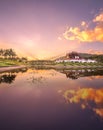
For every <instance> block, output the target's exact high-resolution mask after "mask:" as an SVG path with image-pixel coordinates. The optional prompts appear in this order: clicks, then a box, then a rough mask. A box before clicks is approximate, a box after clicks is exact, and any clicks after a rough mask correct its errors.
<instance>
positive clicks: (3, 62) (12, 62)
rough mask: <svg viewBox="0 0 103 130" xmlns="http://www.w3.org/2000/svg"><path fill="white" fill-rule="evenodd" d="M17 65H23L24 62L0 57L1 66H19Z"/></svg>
mask: <svg viewBox="0 0 103 130" xmlns="http://www.w3.org/2000/svg"><path fill="white" fill-rule="evenodd" d="M17 65H23V63H22V62H18V61H15V60H7V59H0V67H6V66H17Z"/></svg>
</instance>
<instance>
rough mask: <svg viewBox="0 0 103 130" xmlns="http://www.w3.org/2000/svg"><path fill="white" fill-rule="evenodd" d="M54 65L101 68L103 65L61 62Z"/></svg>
mask: <svg viewBox="0 0 103 130" xmlns="http://www.w3.org/2000/svg"><path fill="white" fill-rule="evenodd" d="M56 65H64V66H91V67H92V66H103V63H86V62H85V63H79V62H75V63H74V62H65V63H63V62H61V63H56Z"/></svg>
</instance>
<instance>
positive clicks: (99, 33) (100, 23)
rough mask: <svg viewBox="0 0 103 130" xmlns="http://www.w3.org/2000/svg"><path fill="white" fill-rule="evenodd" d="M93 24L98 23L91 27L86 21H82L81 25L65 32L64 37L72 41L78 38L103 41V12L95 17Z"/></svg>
mask: <svg viewBox="0 0 103 130" xmlns="http://www.w3.org/2000/svg"><path fill="white" fill-rule="evenodd" d="M92 24H96V25H95V27H94V28H92V29H91V28H89V25H88V24H87V23H86V22H85V21H82V22H81V26H80V27H70V28H68V29H67V30H66V31H65V32H64V33H63V37H64V38H65V39H67V40H71V41H73V40H78V41H79V42H95V41H98V42H103V12H102V13H100V14H99V15H98V16H96V17H95V18H94V19H93V21H92ZM83 27H84V28H83Z"/></svg>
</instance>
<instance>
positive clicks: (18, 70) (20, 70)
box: [9, 67, 28, 73]
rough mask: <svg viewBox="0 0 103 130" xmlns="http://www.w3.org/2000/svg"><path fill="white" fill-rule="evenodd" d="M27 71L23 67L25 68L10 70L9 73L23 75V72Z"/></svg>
mask: <svg viewBox="0 0 103 130" xmlns="http://www.w3.org/2000/svg"><path fill="white" fill-rule="evenodd" d="M27 70H28V69H27V68H26V67H25V68H20V69H14V70H10V71H9V72H11V73H19V72H21V73H25V72H27Z"/></svg>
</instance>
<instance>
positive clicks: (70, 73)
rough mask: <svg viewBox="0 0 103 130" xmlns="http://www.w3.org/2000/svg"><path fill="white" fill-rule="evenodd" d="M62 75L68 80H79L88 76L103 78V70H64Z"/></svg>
mask: <svg viewBox="0 0 103 130" xmlns="http://www.w3.org/2000/svg"><path fill="white" fill-rule="evenodd" d="M60 72H61V73H63V74H65V75H66V77H67V78H70V79H78V78H80V77H87V76H97V75H99V76H103V70H96V69H94V70H93V69H92V70H90V69H84V70H83V69H82V70H62V71H60Z"/></svg>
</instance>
